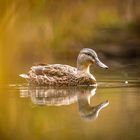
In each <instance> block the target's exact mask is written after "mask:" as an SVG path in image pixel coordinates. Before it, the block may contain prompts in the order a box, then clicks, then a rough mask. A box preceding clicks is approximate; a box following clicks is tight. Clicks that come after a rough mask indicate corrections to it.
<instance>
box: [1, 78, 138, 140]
mask: <svg viewBox="0 0 140 140" xmlns="http://www.w3.org/2000/svg"><path fill="white" fill-rule="evenodd" d="M139 91H140V83H139V81H137V80H131V81H128V83H127V82H126V83H125V82H124V81H112V82H111V81H108V82H107V81H106V82H99V84H98V87H97V88H95V87H77V88H59V89H52V88H43V87H28V86H27V85H26V84H10V85H0V97H1V98H0V137H1V138H0V139H1V140H6V139H14V140H38V139H40V140H42V139H47V140H55V139H61V140H66V139H68V140H77V139H80V140H93V139H94V140H96V139H97V140H104V139H108V140H139V139H140V134H139V132H140V92H139Z"/></svg>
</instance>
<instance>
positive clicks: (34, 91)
mask: <svg viewBox="0 0 140 140" xmlns="http://www.w3.org/2000/svg"><path fill="white" fill-rule="evenodd" d="M95 93H96V87H72V88H66V89H63V88H62V89H57V88H56V89H52V88H49V89H48V88H45V87H27V88H25V87H22V88H21V89H20V97H30V98H31V101H32V103H33V104H36V105H47V106H62V105H70V104H73V103H77V104H78V109H79V114H80V116H81V118H82V119H84V120H95V119H96V118H97V117H98V115H99V112H100V110H102V109H103V108H104V107H106V106H107V105H108V104H109V101H108V100H106V101H103V102H101V103H100V104H98V105H96V106H91V105H90V100H91V97H93V96H94V95H95Z"/></svg>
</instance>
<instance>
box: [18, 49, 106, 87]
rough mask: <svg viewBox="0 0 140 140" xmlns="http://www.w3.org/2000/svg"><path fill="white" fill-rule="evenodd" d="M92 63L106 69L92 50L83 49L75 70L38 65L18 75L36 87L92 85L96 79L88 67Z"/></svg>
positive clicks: (55, 65)
mask: <svg viewBox="0 0 140 140" xmlns="http://www.w3.org/2000/svg"><path fill="white" fill-rule="evenodd" d="M94 63H96V64H97V65H98V66H100V67H102V68H105V69H108V67H107V66H106V65H105V64H103V63H102V62H101V61H100V60H99V59H98V56H97V54H96V52H95V51H94V50H92V49H89V48H84V49H82V50H81V51H80V53H79V55H78V58H77V68H75V67H72V66H69V65H62V64H52V65H38V66H32V67H31V70H30V71H29V73H28V74H20V76H21V77H23V78H25V79H26V80H27V81H28V82H29V84H30V85H38V86H78V85H94V84H96V79H95V78H94V76H93V75H92V74H91V73H90V66H91V64H94Z"/></svg>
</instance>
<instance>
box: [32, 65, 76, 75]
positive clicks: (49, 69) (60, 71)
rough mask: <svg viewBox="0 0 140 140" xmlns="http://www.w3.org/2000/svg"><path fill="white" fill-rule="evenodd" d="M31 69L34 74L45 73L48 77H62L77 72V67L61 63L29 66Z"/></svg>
mask: <svg viewBox="0 0 140 140" xmlns="http://www.w3.org/2000/svg"><path fill="white" fill-rule="evenodd" d="M31 71H32V72H33V73H35V74H36V75H46V76H49V77H51V76H56V77H63V76H68V75H75V74H76V73H77V69H76V68H75V67H71V66H69V65H61V64H53V65H46V66H41V65H39V66H33V67H31Z"/></svg>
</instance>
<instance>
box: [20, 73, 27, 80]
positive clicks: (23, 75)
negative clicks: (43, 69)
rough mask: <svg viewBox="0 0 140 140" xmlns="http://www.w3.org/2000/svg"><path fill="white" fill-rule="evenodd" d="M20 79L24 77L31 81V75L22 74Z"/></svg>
mask: <svg viewBox="0 0 140 140" xmlns="http://www.w3.org/2000/svg"><path fill="white" fill-rule="evenodd" d="M19 76H20V77H22V78H25V79H27V80H28V79H29V75H28V74H20V75H19Z"/></svg>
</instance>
